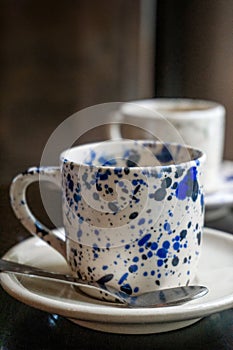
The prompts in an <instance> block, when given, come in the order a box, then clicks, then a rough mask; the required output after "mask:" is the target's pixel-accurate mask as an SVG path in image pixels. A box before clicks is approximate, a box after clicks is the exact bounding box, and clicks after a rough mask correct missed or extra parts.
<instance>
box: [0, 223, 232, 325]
mask: <svg viewBox="0 0 233 350" xmlns="http://www.w3.org/2000/svg"><path fill="white" fill-rule="evenodd" d="M204 234H205V235H206V237H208V239H211V237H212V239H213V237H215V238H216V237H217V238H218V239H219V238H220V239H224V240H227V241H228V242H227V243H229V244H231V245H233V235H231V234H229V233H226V232H223V231H219V230H215V229H211V228H204ZM35 244H37V245H38V246H41V245H43V246H46V247H47V248H48V249H51V252H54V253H55V254H58V253H57V252H55V251H54V250H53V249H52V248H51V247H49V246H47V245H46V244H45V243H44V242H42V241H41V240H40V239H39V238H37V237H30V238H28V239H26V240H24V241H22V242H20V243H18V244H16V245H15V246H14V247H12V248H11V249H10V250H9V251H8V252H7V253H6V254H5V255H4V258H9V257H10V256H11V255H12V253H13V251H16V253H17V250H19V249H23V248H24V247H25V246H27V245H28V246H30V245H35ZM59 257H60V255H59ZM62 259H63V258H62ZM51 283H54V282H51ZM1 285H2V287H3V289H4V290H5V291H6V292H8V293H9V294H10V295H11V296H13V297H14V298H16V299H18V300H19V301H21V302H23V303H25V304H27V305H30V306H32V307H35V308H37V309H40V310H43V311H46V312H49V313H55V314H59V315H61V316H64V317H67V318H72V319H76V320H83V321H91V322H101V321H102V322H103V320H102V319H100V317H101V318H103V317H104V321H105V322H110V323H124V324H138V323H145V322H146V323H155V324H157V323H167V322H176V321H186V320H194V319H200V318H202V317H205V316H208V315H211V314H213V313H216V312H219V311H223V310H227V309H229V308H231V307H233V291H232V293H231V294H229V295H228V296H220V297H217V298H215V299H214V300H212V301H208V295H207V296H204V297H203V298H202V299H201V300H200V299H197V300H193V301H191V302H189V303H186V304H185V305H182V306H173V307H167V308H143V309H128V308H122V307H117V306H115V305H114V306H113V305H103V304H102V303H101V302H98V301H96V300H94V299H92V298H90V297H88V296H87V297H86V300H87V301H86V302H85V299H84V304H83V305H82V301H81V303H80V300H77V304H76V303H75V304H74V303H71V300H70V301H69V300H67V301H66V302H62V301H60V302H59V301H58V300H55V299H52V298H51V297H52V296H51V297H50V298H48V296H47V297H46V296H43V295H40V294H36V293H34V292H32V291H30V290H29V289H27V288H25V287H24V286H23V285H22V284H21V283H20V281H19V280H18V279H17V277H16V276H15V275H12V274H8V273H4V274H2V277H1ZM67 288H70V287H67ZM210 292H211V291H210ZM77 294H78V293H77ZM206 299H207V301H206V302H205V300H206ZM200 306H201V307H200Z"/></svg>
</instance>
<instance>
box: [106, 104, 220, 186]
mask: <svg viewBox="0 0 233 350" xmlns="http://www.w3.org/2000/svg"><path fill="white" fill-rule="evenodd" d="M116 119H117V120H118V122H119V123H122V124H123V125H122V127H121V128H120V126H119V124H115V125H114V124H113V125H112V126H111V137H112V138H115V139H116V138H118V139H119V138H127V139H142V138H146V139H148V138H155V139H159V140H161V141H163V142H177V143H181V144H187V145H190V146H192V147H197V148H199V149H201V150H202V151H203V152H204V153H205V154H206V156H207V160H206V172H205V179H204V184H205V190H206V191H207V192H211V191H215V190H216V187H217V183H218V177H219V173H220V166H221V162H222V158H223V148H224V131H225V108H224V107H223V106H222V105H220V104H218V103H216V102H212V101H205V100H193V99H184V98H181V99H176V98H155V99H148V100H138V101H132V102H129V103H124V104H123V105H122V106H121V108H120V109H119V111H118V113H117V114H116ZM124 124H126V125H124Z"/></svg>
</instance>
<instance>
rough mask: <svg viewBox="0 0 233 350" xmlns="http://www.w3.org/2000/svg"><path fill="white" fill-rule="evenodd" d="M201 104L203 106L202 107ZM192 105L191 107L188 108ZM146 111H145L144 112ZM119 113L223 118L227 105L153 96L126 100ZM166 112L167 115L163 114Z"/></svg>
mask: <svg viewBox="0 0 233 350" xmlns="http://www.w3.org/2000/svg"><path fill="white" fill-rule="evenodd" d="M201 106H203V107H202V108H201ZM188 107H190V108H188ZM144 112H145V113H144ZM119 113H120V114H122V115H125V116H127V117H132V118H138V117H140V118H148V117H149V118H151V119H153V118H156V117H157V118H161V119H163V118H164V119H171V120H172V119H179V120H184V119H187V120H189V118H194V119H198V118H201V119H203V118H206V119H211V120H213V119H214V118H222V117H224V114H225V107H224V106H223V105H222V104H220V103H218V102H215V101H211V100H203V99H190V98H166V97H165V98H151V99H140V100H133V101H129V102H124V103H123V104H122V106H121V108H120V110H119ZM163 113H164V114H166V115H163Z"/></svg>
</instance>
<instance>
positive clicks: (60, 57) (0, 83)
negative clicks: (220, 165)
mask: <svg viewBox="0 0 233 350" xmlns="http://www.w3.org/2000/svg"><path fill="white" fill-rule="evenodd" d="M232 23H233V2H232V1H231V0H205V1H202V0H189V1H182V0H173V1H172V0H170V1H169V0H158V1H155V0H141V1H139V0H117V1H114V0H101V1H93V0H92V1H91V0H89V1H85V0H76V1H75V0H67V1H55V0H47V1H44V0H40V1H38V0H34V1H30V0H20V1H19V0H0V149H1V153H0V161H1V179H0V182H1V184H9V183H10V181H11V179H12V178H13V177H14V176H15V175H16V174H17V173H18V172H20V171H22V170H24V169H25V168H26V167H29V166H31V165H38V164H39V162H40V157H41V153H42V151H43V147H44V145H45V144H46V141H47V140H48V138H49V136H50V134H51V133H52V132H53V130H54V129H55V128H56V127H57V126H58V125H59V124H60V123H61V122H62V121H63V120H65V119H66V118H67V117H69V116H70V115H72V114H73V113H75V112H77V111H79V110H81V109H83V108H85V107H89V106H92V105H95V104H99V103H104V102H117V101H120V102H122V101H129V100H133V99H138V98H150V97H155V96H167V97H195V98H204V99H211V100H215V101H218V102H220V103H222V104H224V105H225V107H226V109H227V127H226V146H225V153H224V157H225V158H226V159H233V147H232V128H233V30H232Z"/></svg>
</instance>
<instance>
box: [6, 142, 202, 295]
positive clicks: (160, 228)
mask: <svg viewBox="0 0 233 350" xmlns="http://www.w3.org/2000/svg"><path fill="white" fill-rule="evenodd" d="M204 160H205V156H204V155H203V154H202V153H201V152H200V151H198V150H194V149H191V148H186V147H183V146H180V145H171V144H163V143H157V142H153V141H132V140H131V141H123V140H121V141H107V142H101V143H95V144H87V145H83V146H78V147H74V148H71V149H69V150H67V151H65V152H63V153H62V155H61V169H59V168H55V167H45V168H38V167H35V168H30V169H28V170H27V171H26V172H24V173H22V174H20V175H18V176H17V177H16V178H15V179H14V181H13V182H12V185H11V190H10V195H11V203H12V207H13V209H14V211H15V213H16V216H17V217H18V218H19V219H20V221H21V222H22V224H23V225H24V226H25V227H26V228H27V229H28V230H29V231H30V232H31V233H32V234H35V235H37V236H38V237H40V238H41V239H43V240H44V241H45V242H47V243H48V244H49V245H50V246H52V247H53V248H54V249H56V250H57V251H59V252H60V253H61V254H62V255H63V256H64V257H65V258H66V259H67V261H68V263H69V265H70V267H71V270H72V271H73V274H74V275H78V276H79V277H81V278H83V279H87V280H95V281H100V282H101V283H102V284H107V283H108V285H112V286H114V287H115V288H118V289H119V291H120V290H122V291H125V292H127V293H128V294H130V295H137V294H140V293H143V292H147V291H150V290H155V289H161V288H168V287H172V286H179V285H187V284H189V282H190V281H191V280H192V279H193V277H194V276H195V270H196V267H197V262H198V259H199V256H200V249H201V241H202V227H203V218H204V196H203V187H202V172H203V163H204ZM34 181H52V182H53V183H56V184H57V185H58V186H61V187H62V198H63V210H62V211H63V221H64V228H65V233H66V237H64V240H63V239H61V238H60V237H58V236H56V235H55V233H54V232H53V231H50V230H49V229H48V228H46V227H45V226H44V225H43V224H41V223H40V222H39V221H38V220H37V219H36V218H35V217H34V216H33V214H32V213H31V211H30V208H29V207H28V205H27V201H26V195H25V193H26V188H27V186H28V185H29V184H30V183H32V182H34Z"/></svg>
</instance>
